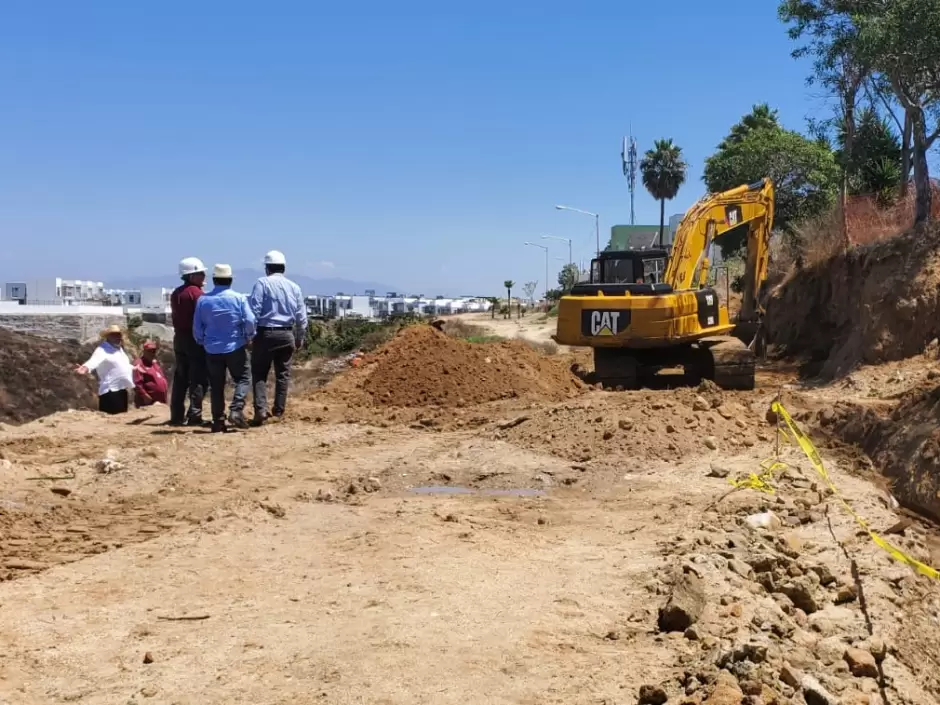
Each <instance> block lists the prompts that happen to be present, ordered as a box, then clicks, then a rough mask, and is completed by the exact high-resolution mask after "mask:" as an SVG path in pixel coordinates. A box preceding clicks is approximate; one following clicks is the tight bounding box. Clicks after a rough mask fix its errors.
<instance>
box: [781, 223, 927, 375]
mask: <svg viewBox="0 0 940 705" xmlns="http://www.w3.org/2000/svg"><path fill="white" fill-rule="evenodd" d="M767 333H768V340H769V342H770V343H772V344H776V345H778V346H780V348H781V351H782V352H783V353H784V354H786V355H810V356H811V357H812V358H813V359H814V360H816V361H817V362H819V363H820V376H821V377H822V378H823V379H833V378H836V377H839V376H842V375H845V374H847V373H848V372H851V371H852V370H853V369H854V368H856V367H857V366H859V365H860V364H866V363H867V364H871V363H878V362H885V361H889V360H900V359H903V358H907V357H911V356H912V355H916V354H918V353H920V352H922V351H923V350H924V348H925V346H926V345H927V344H928V343H929V342H930V341H931V340H933V339H934V338H936V337H937V336H938V334H940V229H936V228H935V229H933V230H925V229H923V228H920V229H915V230H913V231H911V232H908V233H906V234H904V235H901V236H899V237H896V238H892V239H890V240H883V241H881V242H877V243H874V244H871V245H867V246H864V247H857V248H853V249H851V250H849V251H848V252H846V253H842V254H838V255H836V256H834V257H832V258H830V259H828V260H825V261H823V262H820V263H819V264H817V265H815V266H813V267H809V268H806V269H802V270H798V271H796V272H794V273H792V274H791V275H790V276H789V277H788V278H787V279H785V280H784V281H783V282H782V283H781V284H779V285H778V286H777V287H775V289H774V290H773V291H772V292H771V294H770V297H769V300H768V305H767Z"/></svg>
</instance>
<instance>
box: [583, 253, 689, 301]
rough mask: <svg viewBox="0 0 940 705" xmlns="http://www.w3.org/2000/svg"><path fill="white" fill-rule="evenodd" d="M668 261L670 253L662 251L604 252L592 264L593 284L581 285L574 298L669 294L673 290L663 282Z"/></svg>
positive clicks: (591, 281)
mask: <svg viewBox="0 0 940 705" xmlns="http://www.w3.org/2000/svg"><path fill="white" fill-rule="evenodd" d="M668 259H669V251H668V250H666V249H661V248H656V249H647V250H608V251H605V252H601V253H600V254H599V255H598V256H597V257H596V258H595V259H593V260H591V279H590V281H587V282H579V283H578V284H577V285H576V286H575V287H574V288H573V289H572V291H571V295H572V296H596V295H597V294H598V293H602V294H603V295H604V296H616V295H620V296H622V295H624V294H630V295H631V296H644V295H653V294H667V293H669V292H670V291H672V287H670V286H668V285H666V284H662V283H661V282H662V277H663V272H664V271H665V269H666V263H667V261H668Z"/></svg>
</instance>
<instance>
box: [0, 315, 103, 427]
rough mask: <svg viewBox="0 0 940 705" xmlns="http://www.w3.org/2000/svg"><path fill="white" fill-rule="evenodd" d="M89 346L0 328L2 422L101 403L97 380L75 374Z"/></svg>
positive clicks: (23, 421)
mask: <svg viewBox="0 0 940 705" xmlns="http://www.w3.org/2000/svg"><path fill="white" fill-rule="evenodd" d="M87 352H88V348H87V347H81V346H79V345H74V344H67V343H58V342H56V341H54V340H49V339H47V338H39V337H36V336H33V335H28V334H26V333H17V332H14V331H10V330H6V329H4V328H0V421H2V422H5V423H25V422H27V421H32V420H33V419H37V418H39V417H41V416H46V415H47V414H51V413H54V412H56V411H64V410H66V409H81V408H94V407H95V406H96V405H97V396H96V393H95V383H94V379H92V378H90V377H80V376H79V375H77V374H75V372H74V369H73V368H74V367H75V365H77V364H80V363H81V362H82V361H83V359H84V354H85V353H87Z"/></svg>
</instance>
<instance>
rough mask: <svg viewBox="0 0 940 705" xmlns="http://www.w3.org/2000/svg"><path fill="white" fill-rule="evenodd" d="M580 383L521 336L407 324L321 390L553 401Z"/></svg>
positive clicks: (442, 400)
mask: <svg viewBox="0 0 940 705" xmlns="http://www.w3.org/2000/svg"><path fill="white" fill-rule="evenodd" d="M582 389H583V385H582V384H581V382H580V381H579V380H578V379H577V377H575V376H574V374H573V373H572V372H571V370H570V369H568V368H567V367H566V366H565V364H564V363H563V362H562V361H561V360H555V359H552V358H549V357H546V356H544V355H540V354H539V353H537V352H536V351H535V350H532V349H531V348H530V347H528V346H527V345H526V344H525V343H522V342H520V341H515V340H513V341H506V342H493V343H469V342H467V341H464V340H459V339H456V338H451V337H449V336H447V335H445V334H443V333H441V332H439V331H437V330H436V329H434V328H432V327H431V326H423V325H419V326H410V327H408V328H405V329H403V330H402V331H401V332H400V333H399V334H398V335H396V336H395V337H394V338H393V339H392V340H391V341H389V342H388V343H387V344H386V345H384V346H382V347H381V348H379V349H378V350H376V351H375V352H374V353H372V354H371V355H368V356H367V357H366V358H364V361H363V365H362V366H361V367H359V368H357V369H353V370H351V371H350V372H348V373H347V374H345V375H342V376H341V377H339V378H337V379H336V380H334V381H333V382H332V383H331V384H330V385H328V386H327V388H326V390H325V393H326V394H331V395H338V396H341V397H345V398H346V399H347V401H355V400H359V401H360V402H361V403H371V404H375V405H379V406H384V407H424V406H440V407H449V408H452V407H461V406H468V405H471V404H482V403H485V402H491V401H497V400H500V399H512V398H531V399H538V400H544V401H559V400H563V399H567V398H569V397H571V396H574V395H576V394H578V393H579V392H580V391H581V390H582Z"/></svg>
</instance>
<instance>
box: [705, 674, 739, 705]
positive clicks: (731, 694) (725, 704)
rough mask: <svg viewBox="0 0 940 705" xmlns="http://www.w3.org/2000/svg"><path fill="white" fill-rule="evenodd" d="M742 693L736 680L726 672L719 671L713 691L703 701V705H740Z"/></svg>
mask: <svg viewBox="0 0 940 705" xmlns="http://www.w3.org/2000/svg"><path fill="white" fill-rule="evenodd" d="M743 699H744V692H743V691H742V690H741V688H740V687H739V686H738V681H737V679H736V678H735V677H734V676H732V675H731V674H730V673H728V672H727V671H721V672H720V673H719V674H718V679H717V680H716V681H715V689H714V690H713V691H712V694H711V695H709V696H708V698H707V699H706V700H705V705H740V703H741V701H742V700H743Z"/></svg>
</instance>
